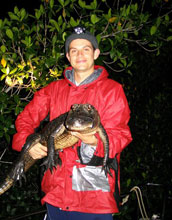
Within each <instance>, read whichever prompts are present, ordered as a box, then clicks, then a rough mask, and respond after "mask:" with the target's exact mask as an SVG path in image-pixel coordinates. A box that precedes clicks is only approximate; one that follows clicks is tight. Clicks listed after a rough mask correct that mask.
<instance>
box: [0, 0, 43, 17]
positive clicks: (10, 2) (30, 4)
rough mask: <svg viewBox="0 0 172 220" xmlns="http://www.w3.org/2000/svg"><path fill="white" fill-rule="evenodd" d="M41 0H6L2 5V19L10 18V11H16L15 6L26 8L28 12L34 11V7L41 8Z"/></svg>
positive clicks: (0, 11)
mask: <svg viewBox="0 0 172 220" xmlns="http://www.w3.org/2000/svg"><path fill="white" fill-rule="evenodd" d="M40 4H41V0H4V1H3V4H2V2H1V5H0V19H4V18H5V17H7V18H8V12H9V11H12V12H13V11H14V7H15V6H17V7H18V8H19V9H21V8H25V9H26V11H27V12H29V13H34V9H36V8H39V5H40Z"/></svg>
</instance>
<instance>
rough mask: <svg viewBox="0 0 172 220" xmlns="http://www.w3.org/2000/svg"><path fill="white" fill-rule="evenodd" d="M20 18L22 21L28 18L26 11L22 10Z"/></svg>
mask: <svg viewBox="0 0 172 220" xmlns="http://www.w3.org/2000/svg"><path fill="white" fill-rule="evenodd" d="M20 16H21V19H20V20H21V21H22V20H23V19H24V17H25V16H26V10H25V9H24V8H22V9H21V11H20Z"/></svg>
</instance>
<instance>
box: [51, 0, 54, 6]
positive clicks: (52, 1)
mask: <svg viewBox="0 0 172 220" xmlns="http://www.w3.org/2000/svg"><path fill="white" fill-rule="evenodd" d="M53 6H54V0H50V8H53Z"/></svg>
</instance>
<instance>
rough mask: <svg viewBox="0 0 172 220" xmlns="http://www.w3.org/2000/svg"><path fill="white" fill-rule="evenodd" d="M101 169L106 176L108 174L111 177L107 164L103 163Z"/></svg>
mask: <svg viewBox="0 0 172 220" xmlns="http://www.w3.org/2000/svg"><path fill="white" fill-rule="evenodd" d="M102 171H104V172H105V176H106V177H107V174H109V175H110V176H111V177H112V173H111V171H110V168H109V166H107V165H103V166H102Z"/></svg>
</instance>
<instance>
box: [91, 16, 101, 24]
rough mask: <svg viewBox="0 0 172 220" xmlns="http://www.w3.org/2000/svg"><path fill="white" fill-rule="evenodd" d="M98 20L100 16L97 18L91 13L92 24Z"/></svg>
mask: <svg viewBox="0 0 172 220" xmlns="http://www.w3.org/2000/svg"><path fill="white" fill-rule="evenodd" d="M99 20H100V18H98V17H97V15H96V14H92V15H91V22H92V23H93V24H96V23H97V22H98V21H99Z"/></svg>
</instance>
